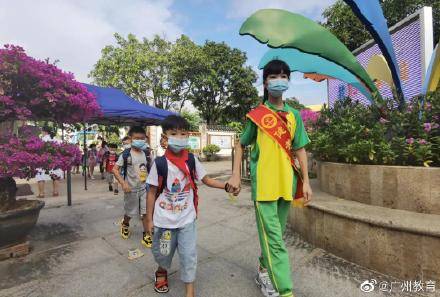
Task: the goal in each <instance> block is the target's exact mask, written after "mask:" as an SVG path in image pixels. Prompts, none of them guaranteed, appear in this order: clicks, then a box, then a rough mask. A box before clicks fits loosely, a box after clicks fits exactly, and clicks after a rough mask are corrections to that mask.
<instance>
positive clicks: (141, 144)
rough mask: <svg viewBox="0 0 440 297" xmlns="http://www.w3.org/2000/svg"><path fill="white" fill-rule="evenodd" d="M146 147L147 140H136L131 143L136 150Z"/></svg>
mask: <svg viewBox="0 0 440 297" xmlns="http://www.w3.org/2000/svg"><path fill="white" fill-rule="evenodd" d="M144 145H145V140H143V139H136V140H133V141H132V142H131V147H134V148H137V149H140V150H141V149H142V148H143V147H144Z"/></svg>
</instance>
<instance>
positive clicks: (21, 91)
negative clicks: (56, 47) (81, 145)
mask: <svg viewBox="0 0 440 297" xmlns="http://www.w3.org/2000/svg"><path fill="white" fill-rule="evenodd" d="M98 111H99V106H98V103H97V101H96V99H95V98H94V96H93V95H92V94H91V93H90V92H88V91H87V90H86V88H85V87H84V86H83V85H82V84H81V83H79V82H77V81H75V80H74V77H73V74H72V73H66V72H64V71H62V70H60V69H59V68H58V67H56V66H55V65H53V64H50V63H48V62H45V61H39V60H36V59H34V58H32V57H29V56H28V55H26V53H25V52H24V50H23V48H21V47H19V46H13V45H6V46H5V48H3V49H0V119H1V121H7V120H16V119H20V120H29V119H32V120H51V121H54V122H57V123H75V122H82V121H84V120H87V119H89V118H90V117H93V116H95V115H96V114H97V112H98Z"/></svg>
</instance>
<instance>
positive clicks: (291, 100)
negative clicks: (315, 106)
mask: <svg viewBox="0 0 440 297" xmlns="http://www.w3.org/2000/svg"><path fill="white" fill-rule="evenodd" d="M286 103H287V104H288V105H289V106H291V107H293V108H295V109H296V110H302V109H306V106H305V105H303V104H301V103H299V101H298V99H297V98H295V97H292V98H287V99H286Z"/></svg>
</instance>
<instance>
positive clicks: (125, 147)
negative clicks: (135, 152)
mask: <svg viewBox="0 0 440 297" xmlns="http://www.w3.org/2000/svg"><path fill="white" fill-rule="evenodd" d="M123 147H124V149H129V148H131V144H130V143H127V144H124V146H123Z"/></svg>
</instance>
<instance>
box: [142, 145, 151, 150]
mask: <svg viewBox="0 0 440 297" xmlns="http://www.w3.org/2000/svg"><path fill="white" fill-rule="evenodd" d="M149 147H150V146H149V145H148V143H145V144H144V145H143V146H142V147H141V150H143V151H145V150H146V149H147V148H149Z"/></svg>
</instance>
